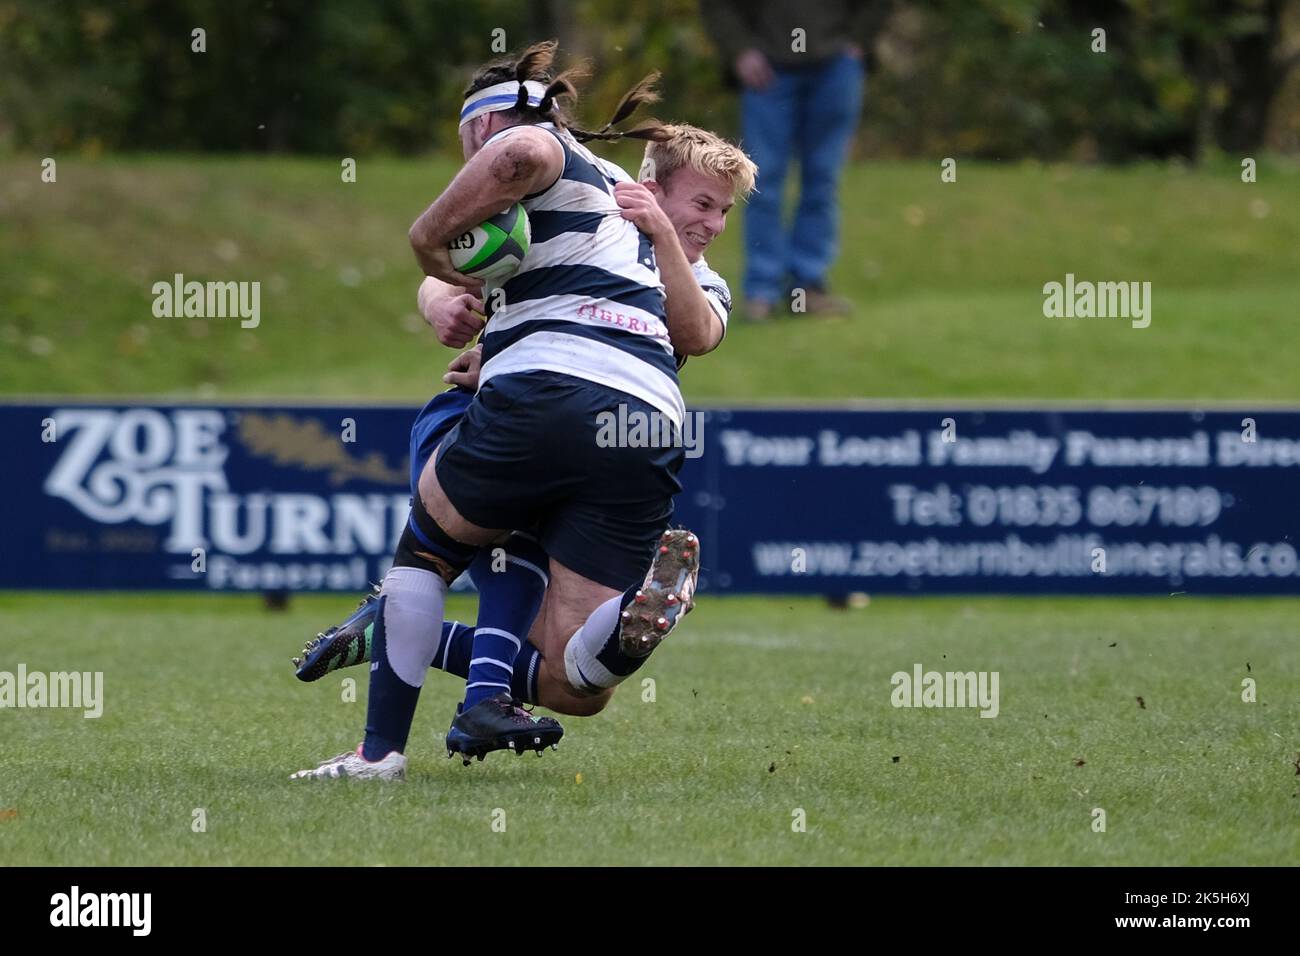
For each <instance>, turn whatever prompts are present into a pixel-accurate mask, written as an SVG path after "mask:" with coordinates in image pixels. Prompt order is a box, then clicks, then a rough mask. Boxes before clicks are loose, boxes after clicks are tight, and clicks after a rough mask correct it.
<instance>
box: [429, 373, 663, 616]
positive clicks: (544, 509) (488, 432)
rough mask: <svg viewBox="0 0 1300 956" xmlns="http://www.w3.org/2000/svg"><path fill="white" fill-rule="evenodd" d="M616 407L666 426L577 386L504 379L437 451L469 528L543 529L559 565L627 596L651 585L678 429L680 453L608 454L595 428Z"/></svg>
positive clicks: (441, 477) (492, 384)
mask: <svg viewBox="0 0 1300 956" xmlns="http://www.w3.org/2000/svg"><path fill="white" fill-rule="evenodd" d="M620 405H624V406H625V407H626V408H625V412H624V415H625V416H628V417H631V416H632V415H634V414H635V413H637V412H640V413H642V414H644V415H646V416H648V418H647V419H646V420H649V421H657V420H661V419H662V418H663V416H662V413H660V412H658V411H657V410H656V409H655V408H654V406H652V405H650V404H648V403H646V402H643V401H641V400H640V399H638V398H635V397H633V396H631V395H629V394H627V393H626V392H620V391H617V390H616V389H612V388H607V387H605V386H603V385H597V384H595V383H594V382H588V381H586V380H585V379H580V378H576V377H574V376H571V375H561V374H559V373H556V372H547V371H534V372H521V373H517V374H510V375H499V376H497V377H495V378H493V379H491V380H490V381H489V382H488V383H487V384H486V385H484V386H483V387H482V388H481V389H480V390H479V392H478V395H477V396H475V399H474V401H472V402H470V403H469V407H468V408H467V409H466V411H465V415H464V417H463V418H462V419H461V420H460V422H459V423H458V424H457V425H456V426H455V427H454V428H452V430H451V432H450V434H448V435H447V437H446V438H445V439H444V440H443V441H442V447H441V450H440V451H439V453H438V459H437V463H436V465H435V467H436V468H437V474H438V481H439V483H440V484H441V485H442V488H443V491H444V492H445V493H446V495H447V498H448V500H450V501H451V503H452V505H453V506H454V507H455V508H456V510H457V511H458V512H460V514H461V515H462V516H463V517H464V518H465V519H467V520H468V521H471V522H473V523H474V524H476V525H479V526H480V527H484V528H502V529H508V528H528V527H533V526H534V525H536V526H537V527H538V528H539V530H540V537H541V545H542V547H543V548H544V549H545V550H546V553H547V554H549V555H550V556H551V557H552V558H554V559H555V560H557V561H559V562H560V563H561V564H563V565H564V566H566V567H568V568H570V569H571V570H573V571H576V572H577V573H578V574H581V575H582V576H583V577H585V578H588V579H590V580H592V581H595V582H597V583H599V584H603V585H605V586H606V587H610V588H615V589H617V590H624V589H626V588H628V587H630V586H631V585H632V584H635V583H636V582H638V581H640V580H641V579H642V578H643V577H644V576H645V573H646V569H647V568H648V567H649V565H650V559H651V557H652V556H653V554H654V548H655V546H656V544H657V543H658V540H659V536H660V535H661V534H663V532H664V530H665V529H666V528H667V527H668V522H669V520H670V519H671V518H672V514H673V496H674V495H675V494H677V493H678V492H679V491H681V490H682V486H681V482H679V481H678V480H677V473H678V471H680V470H681V467H682V462H683V460H684V459H685V450H684V449H683V448H682V446H681V440H680V432H678V431H677V430H676V428H675V427H674V428H673V429H672V434H673V435H674V436H676V438H675V441H674V442H672V443H667V442H664V441H662V440H660V441H658V442H657V444H660V445H664V444H668V447H653V444H652V443H651V442H647V441H641V442H626V441H623V442H616V443H614V447H601V446H600V444H598V441H597V436H598V434H599V433H600V431H601V425H602V423H604V422H605V421H607V420H604V419H598V418H597V416H598V415H600V414H601V413H602V412H610V413H613V414H614V415H615V416H618V414H619V406H620ZM623 420H625V421H626V420H628V419H627V418H624V419H623ZM606 434H608V431H607V432H606ZM605 444H610V443H609V442H605ZM629 444H636V445H639V446H640V447H624V446H626V445H629Z"/></svg>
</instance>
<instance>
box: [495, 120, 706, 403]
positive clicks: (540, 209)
mask: <svg viewBox="0 0 1300 956" xmlns="http://www.w3.org/2000/svg"><path fill="white" fill-rule="evenodd" d="M521 128H522V127H519V126H512V127H509V128H507V129H504V130H501V131H500V132H498V133H496V134H495V135H493V136H491V137H490V138H489V139H488V142H492V141H494V140H497V139H500V138H504V137H506V136H509V135H511V134H512V133H514V132H518V131H519V130H520V129H521ZM535 128H537V129H542V130H546V131H547V132H549V133H551V134H552V135H554V136H555V138H556V139H557V140H559V143H560V145H561V146H562V147H563V148H564V169H563V171H562V172H561V173H560V178H559V179H557V180H556V181H555V183H554V184H553V185H552V186H550V187H549V188H548V189H545V190H543V191H542V192H540V193H535V194H533V195H531V196H526V197H524V200H523V206H524V209H525V210H527V212H528V219H529V225H530V227H531V230H532V242H531V244H530V246H529V249H528V254H527V255H526V256H524V260H523V262H522V263H520V266H519V270H518V271H517V272H515V274H514V275H512V276H511V277H510V278H509V279H507V280H506V281H505V283H504V284H503V285H502V286H501V288H502V290H503V293H504V295H503V296H501V297H500V298H501V301H500V302H499V303H494V301H493V299H494V298H497V297H496V296H494V294H493V290H492V289H487V290H485V291H484V296H483V299H484V303H485V305H486V306H487V315H488V323H487V326H486V328H485V329H484V333H483V338H482V341H483V367H482V370H481V371H480V373H479V385H480V387H482V386H483V385H485V384H486V383H487V382H488V381H490V380H491V379H492V378H493V377H495V376H497V375H507V374H510V373H514V372H528V371H533V370H534V369H544V370H547V371H552V372H560V373H562V374H565V375H572V376H575V377H577V378H581V379H585V380H587V381H590V382H595V383H597V384H600V385H604V386H606V387H608V388H613V389H617V390H619V391H621V392H626V393H627V394H629V395H634V396H636V397H637V398H640V399H642V400H643V401H645V402H648V403H649V404H650V405H653V406H654V407H655V408H657V409H658V410H659V411H661V412H663V413H664V414H665V415H667V416H668V417H669V418H670V419H671V420H672V421H673V422H675V423H676V424H677V426H678V427H679V428H680V427H681V425H682V420H683V418H684V417H685V413H686V408H685V403H684V402H683V401H682V393H681V390H680V389H679V388H678V384H677V367H676V362H675V360H674V358H673V348H672V345H671V343H670V342H669V339H668V326H667V324H666V322H665V320H664V316H665V312H664V287H663V283H662V282H661V281H660V278H659V270H658V269H657V268H656V267H655V265H654V258H653V246H652V245H651V243H650V239H649V237H647V236H645V235H643V234H642V233H641V232H640V230H638V229H637V227H636V226H634V225H633V224H632V223H631V222H629V221H627V220H626V219H624V218H623V216H622V214H621V210H620V209H619V206H618V203H617V202H615V201H614V184H615V183H619V182H632V181H633V180H632V177H630V176H629V175H628V174H627V173H626V172H624V171H623V170H622V169H620V168H619V167H618V166H616V165H615V164H613V163H610V162H607V161H606V160H603V159H601V158H599V157H598V156H595V155H593V154H592V153H591V151H590V150H588V149H587V148H586V147H585V146H583V145H582V144H581V143H579V142H578V141H577V140H576V139H574V138H573V137H572V136H571V135H569V134H568V133H567V132H565V131H564V130H559V129H557V128H556V127H555V126H554V125H553V124H551V123H539V124H537V126H536V127H535ZM494 304H500V306H501V307H500V308H499V309H496V310H494V309H493V306H494Z"/></svg>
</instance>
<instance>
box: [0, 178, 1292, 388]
mask: <svg viewBox="0 0 1300 956" xmlns="http://www.w3.org/2000/svg"><path fill="white" fill-rule="evenodd" d="M621 156H622V158H623V161H624V164H625V165H633V166H634V165H635V164H634V163H632V162H631V160H630V159H629V158H628V154H627V153H623V154H621ZM39 170H40V164H39V158H38V157H22V158H11V159H7V160H3V161H0V258H2V259H3V261H4V263H5V266H4V268H3V269H2V270H0V393H6V394H18V393H30V392H42V393H47V394H48V393H67V394H82V395H91V394H108V395H113V394H141V393H149V394H171V395H191V396H192V395H195V394H198V395H202V396H205V397H210V396H219V397H233V398H243V397H250V396H314V397H325V398H334V399H338V398H342V399H348V398H371V399H385V400H394V401H401V402H411V403H415V402H421V401H423V400H424V399H425V398H427V396H428V395H429V394H430V392H431V391H433V390H435V389H437V388H438V387H440V386H439V378H440V376H441V373H442V371H443V369H444V366H445V363H446V361H447V359H448V358H449V357H450V354H451V353H449V352H448V351H447V350H444V349H442V348H441V347H440V346H439V345H438V344H437V343H436V341H435V340H434V338H433V335H432V332H431V331H430V330H429V329H428V328H427V327H426V326H424V324H423V323H422V321H421V320H420V319H419V317H418V316H417V315H416V312H415V304H414V303H415V296H414V290H415V287H416V283H417V280H418V278H419V275H418V273H417V270H416V267H415V265H414V260H413V258H412V256H411V253H410V250H409V248H408V247H407V243H406V229H407V226H408V225H409V224H410V222H411V220H412V219H413V218H414V216H415V215H416V214H417V213H418V212H419V211H420V210H421V209H422V208H423V207H424V206H425V205H426V204H427V203H428V202H430V201H431V200H432V199H433V198H434V197H435V196H436V195H437V194H438V192H439V191H440V190H441V188H442V187H443V186H444V185H445V184H446V183H447V181H448V180H449V178H450V176H451V175H452V173H453V172H454V170H455V166H454V164H453V163H452V162H450V161H449V160H447V159H442V158H436V159H420V160H394V159H366V158H362V159H361V160H360V162H359V166H358V181H357V182H356V183H354V184H345V183H343V182H341V179H340V175H339V173H340V167H339V163H338V162H337V161H335V160H324V159H301V158H297V159H286V158H275V159H266V158H248V157H241V158H213V157H205V158H198V157H167V158H158V157H148V156H142V157H133V156H127V157H121V156H119V157H110V158H105V159H101V160H96V161H90V160H78V159H76V158H73V157H67V158H61V159H60V160H59V165H58V181H57V182H56V183H51V184H46V183H41V182H40V180H39ZM842 199H843V203H842V206H843V209H842V222H843V236H842V238H843V244H842V245H843V254H842V256H841V257H840V260H839V263H838V265H837V267H836V270H835V272H834V275H833V278H834V280H835V282H836V285H837V287H838V288H839V290H840V291H842V292H844V293H845V294H847V295H848V296H849V297H850V298H851V299H852V300H853V302H854V303H855V307H856V314H855V315H854V316H853V317H852V318H851V319H847V320H842V321H837V322H825V323H803V322H801V323H795V322H794V320H787V321H784V322H780V323H777V324H775V325H773V326H769V327H754V326H743V327H742V326H739V325H738V326H737V327H736V328H735V329H733V334H732V335H730V336H729V337H728V339H727V342H726V344H725V346H724V347H723V348H722V349H720V350H719V351H718V352H717V353H715V354H714V355H711V356H710V357H709V358H708V359H707V361H700V362H698V363H697V362H693V363H691V365H689V366H688V367H687V369H686V371H685V373H684V377H683V378H684V390H685V392H686V395H687V398H688V400H691V401H704V400H718V399H724V400H729V401H743V400H749V399H767V400H773V399H782V398H796V397H800V398H816V399H845V398H882V397H883V398H935V399H1082V400H1112V399H1113V400H1127V399H1165V400H1187V401H1196V400H1200V399H1213V400H1225V399H1231V400H1240V401H1251V402H1260V401H1281V402H1294V401H1297V400H1300V376H1296V375H1295V374H1294V367H1293V366H1294V362H1293V354H1292V353H1293V350H1292V349H1290V348H1289V347H1288V346H1289V344H1290V343H1291V342H1293V341H1294V329H1293V326H1294V322H1295V314H1296V310H1295V303H1296V302H1297V301H1300V244H1298V243H1296V242H1295V241H1294V238H1295V237H1294V225H1293V224H1294V222H1295V221H1296V218H1297V214H1298V211H1300V169H1298V168H1297V167H1296V166H1295V165H1294V164H1288V163H1286V162H1284V161H1281V160H1277V161H1270V160H1268V159H1265V160H1263V161H1262V163H1261V166H1260V169H1259V181H1258V182H1257V183H1254V184H1244V183H1242V182H1241V181H1240V169H1239V167H1238V166H1236V165H1235V164H1233V163H1229V162H1226V161H1225V162H1222V163H1218V164H1212V165H1210V166H1209V167H1207V168H1204V169H1200V170H1195V171H1188V170H1185V169H1182V168H1181V167H1174V166H1164V165H1135V166H1131V167H1125V168H1105V167H1070V166H1048V167H1045V166H1041V165H1037V164H1031V163H1026V164H1018V165H1015V164H996V163H975V162H965V161H963V162H961V163H959V169H958V180H957V182H956V183H946V184H945V183H942V182H941V181H940V178H939V168H938V163H937V162H935V163H917V162H911V163H873V164H869V165H868V164H863V165H856V166H853V167H852V168H850V169H849V170H848V171H847V174H846V177H845V181H844V185H843V190H842ZM742 216H743V211H742V212H741V213H740V214H738V215H737V216H736V217H735V218H736V219H737V220H739V219H740V218H741V217H742ZM739 238H740V222H739V221H735V222H733V223H732V225H731V228H730V229H729V230H728V232H727V233H726V234H725V235H724V236H723V237H722V238H721V239H720V240H719V241H718V243H717V246H716V249H715V250H714V251H713V252H711V253H710V260H711V262H712V264H713V265H714V266H715V267H716V268H718V269H719V270H720V271H721V272H722V273H723V274H724V275H725V276H727V277H728V278H729V279H730V280H731V283H732V286H733V289H735V290H737V292H738V291H739V288H740V271H739V268H740V251H739ZM176 272H181V273H183V274H184V275H185V276H186V277H187V278H190V279H200V280H207V279H221V280H232V279H236V280H258V281H261V283H262V303H261V308H262V324H261V326H260V327H259V328H257V329H251V330H241V329H240V328H239V327H238V323H237V322H236V321H235V320H219V319H218V320H198V319H194V320H188V319H156V318H154V317H153V315H152V313H151V304H152V300H153V297H152V295H151V292H150V288H151V286H152V284H153V283H154V282H156V281H159V280H169V279H170V278H171V276H172V275H173V274H174V273H176ZM1067 272H1072V273H1074V274H1075V275H1076V276H1077V277H1078V278H1080V279H1092V280H1097V281H1100V280H1138V281H1150V282H1151V283H1152V296H1153V315H1152V324H1151V326H1150V327H1149V328H1147V329H1140V330H1139V329H1132V328H1130V327H1129V323H1128V322H1127V321H1125V320H1118V319H1077V320H1066V319H1047V318H1044V316H1043V315H1042V302H1043V296H1042V291H1041V290H1042V287H1043V285H1044V283H1046V282H1049V281H1061V280H1063V279H1064V276H1065V274H1066V273H1067Z"/></svg>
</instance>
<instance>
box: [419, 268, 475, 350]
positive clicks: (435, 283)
mask: <svg viewBox="0 0 1300 956" xmlns="http://www.w3.org/2000/svg"><path fill="white" fill-rule="evenodd" d="M416 299H417V301H418V302H419V304H420V314H421V315H422V316H424V321H426V322H428V323H429V324H430V325H431V326H433V330H434V332H436V333H437V335H438V341H439V342H441V343H442V344H443V345H445V346H447V347H448V348H453V349H459V348H464V347H465V346H466V345H468V344H469V342H470V340H471V339H473V338H474V336H476V335H478V334H479V333H480V332H481V331H483V325H484V323H485V322H486V321H487V320H486V319H485V318H484V313H483V300H482V299H480V298H479V297H478V296H476V295H474V294H473V293H472V292H470V291H468V290H467V289H466V288H465V287H464V286H458V285H452V284H451V283H448V282H443V281H442V280H441V279H435V278H433V277H432V276H425V277H424V281H423V282H421V283H420V291H419V292H418V293H417V295H416Z"/></svg>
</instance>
